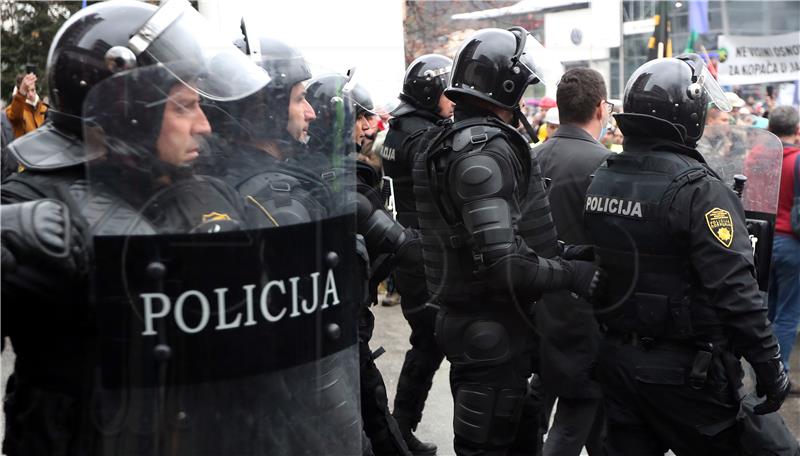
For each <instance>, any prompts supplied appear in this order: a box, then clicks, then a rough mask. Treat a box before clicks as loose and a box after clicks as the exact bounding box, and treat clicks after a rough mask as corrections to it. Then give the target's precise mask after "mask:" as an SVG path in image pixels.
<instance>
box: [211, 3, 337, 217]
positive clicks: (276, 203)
mask: <svg viewBox="0 0 800 456" xmlns="http://www.w3.org/2000/svg"><path fill="white" fill-rule="evenodd" d="M242 31H243V33H244V35H245V36H244V37H243V38H240V39H238V40H237V41H236V42H235V44H236V45H237V47H239V48H240V49H241V50H242V51H243V52H244V53H245V54H247V55H249V56H251V58H254V59H256V60H257V62H258V65H260V66H261V67H262V68H264V69H265V70H266V71H267V73H268V74H269V75H270V81H269V83H268V84H267V85H266V86H265V87H264V88H263V89H261V90H260V91H258V92H257V93H255V94H253V95H251V96H248V97H246V98H244V99H241V100H236V101H233V102H223V103H216V104H215V105H214V106H213V107H212V108H211V112H212V115H211V117H212V124H213V125H214V126H215V131H217V132H218V133H219V136H224V137H227V138H228V140H229V141H228V144H225V145H224V146H222V149H223V151H222V154H221V156H219V157H218V160H216V162H215V165H216V166H217V167H218V168H219V169H225V172H224V179H225V181H226V182H227V183H228V184H230V185H232V186H233V187H235V188H236V189H237V190H238V191H239V193H240V194H241V196H242V197H243V198H244V199H245V203H246V205H247V208H248V211H249V212H250V213H251V216H250V219H251V220H252V221H254V226H255V227H274V226H286V225H291V224H297V223H304V222H308V221H311V220H319V219H321V218H322V217H323V214H325V213H326V207H327V206H328V205H329V201H326V200H327V199H328V198H326V197H325V191H324V187H325V186H324V184H323V182H322V180H321V179H320V177H319V175H318V174H315V173H313V172H311V171H310V170H308V169H306V167H304V166H301V165H304V164H307V161H306V160H307V157H306V156H303V157H300V159H299V160H297V159H296V160H292V159H293V158H297V157H296V156H297V155H303V154H306V142H307V141H308V129H309V125H310V123H311V122H312V121H313V120H314V119H315V118H316V115H315V113H314V110H313V108H312V107H311V105H310V104H309V103H308V101H306V98H305V94H306V89H305V86H304V84H303V83H304V81H306V80H308V79H310V78H311V72H310V70H309V69H308V65H307V64H306V61H305V59H304V58H303V56H302V55H301V54H300V53H299V52H298V51H297V50H295V49H293V48H292V47H290V46H288V45H287V44H286V43H283V42H281V41H279V40H277V39H275V38H271V37H267V36H263V35H258V34H256V33H254V31H253V30H252V29H250V30H248V29H247V28H246V26H245V21H244V19H243V20H242Z"/></svg>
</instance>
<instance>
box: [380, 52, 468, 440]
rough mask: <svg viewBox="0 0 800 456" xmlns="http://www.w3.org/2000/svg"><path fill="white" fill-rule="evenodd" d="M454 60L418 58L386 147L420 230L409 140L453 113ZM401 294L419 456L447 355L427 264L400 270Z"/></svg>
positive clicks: (403, 397) (411, 421) (404, 392)
mask: <svg viewBox="0 0 800 456" xmlns="http://www.w3.org/2000/svg"><path fill="white" fill-rule="evenodd" d="M452 65H453V61H452V60H451V59H449V58H448V57H445V56H443V55H437V54H426V55H423V56H421V57H418V58H416V59H415V60H414V61H413V62H411V65H409V66H408V69H407V70H406V75H405V79H404V80H403V91H402V92H401V93H400V105H399V106H398V107H397V108H396V109H395V110H394V111H392V116H394V117H393V118H392V119H391V120H389V132H388V133H387V134H386V139H385V141H384V142H383V147H382V148H381V151H380V153H381V158H382V159H383V170H384V173H385V174H386V175H387V176H389V177H391V178H392V183H393V187H394V192H395V193H394V197H395V207H396V208H397V220H398V221H399V222H400V223H401V224H403V226H407V227H412V228H417V227H419V223H418V222H417V215H416V207H415V205H414V192H413V183H412V180H411V168H412V167H413V157H412V156H411V151H410V150H409V148H408V147H406V145H405V143H404V141H405V140H406V138H408V137H409V136H411V135H413V134H414V133H416V132H418V131H420V130H425V129H427V128H430V127H432V126H434V125H436V123H437V122H439V121H441V120H443V119H448V118H450V117H451V116H452V115H453V107H454V103H453V102H452V101H451V100H450V99H449V98H447V97H446V96H444V89H445V88H447V85H448V84H449V83H450V70H451V67H452ZM395 279H396V284H397V290H398V292H399V293H400V296H401V298H402V301H401V302H400V304H401V306H402V308H403V316H404V317H405V319H406V321H408V324H409V326H410V327H411V336H410V338H409V342H410V343H411V348H410V349H409V350H408V352H406V357H405V361H404V362H403V368H402V369H401V371H400V378H399V379H398V381H397V394H396V395H395V399H394V410H393V412H392V414H393V415H394V417H395V419H397V424H398V425H400V430H401V431H402V432H403V437H404V438H405V439H406V443H408V447H409V449H410V450H411V452H412V453H414V454H415V455H424V454H434V453H435V452H436V445H434V444H432V443H423V442H420V441H419V440H418V439H417V438H416V437H415V436H414V434H413V433H412V430H414V429H416V428H417V424H419V422H420V420H421V419H422V409H423V408H424V406H425V399H426V398H427V397H428V391H430V389H431V385H432V383H433V376H434V374H435V373H436V370H437V369H438V368H439V364H441V362H442V359H444V353H442V351H441V349H440V348H439V346H438V345H437V344H436V340H435V339H434V337H433V326H434V320H435V319H436V311H435V310H434V309H433V308H431V307H426V303H427V302H428V291H427V287H426V286H425V270H424V267H423V266H422V264H417V265H415V266H414V267H413V268H411V269H405V268H398V269H397V270H396V272H395Z"/></svg>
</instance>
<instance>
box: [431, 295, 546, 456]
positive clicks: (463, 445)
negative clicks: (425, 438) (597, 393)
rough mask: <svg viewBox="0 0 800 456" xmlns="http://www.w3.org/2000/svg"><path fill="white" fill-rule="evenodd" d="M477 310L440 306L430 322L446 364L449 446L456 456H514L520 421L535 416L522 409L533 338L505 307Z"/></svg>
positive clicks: (485, 304) (488, 306) (493, 305)
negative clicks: (450, 408) (450, 406)
mask: <svg viewBox="0 0 800 456" xmlns="http://www.w3.org/2000/svg"><path fill="white" fill-rule="evenodd" d="M479 304H480V305H479V306H477V305H476V306H474V307H473V308H472V309H466V308H465V307H466V306H464V305H459V306H456V305H454V304H452V303H451V304H450V305H447V304H444V305H443V306H442V309H441V310H440V311H439V314H438V315H437V320H436V338H437V340H438V341H439V344H440V345H441V347H442V349H443V350H444V353H445V356H447V359H448V360H449V361H450V363H451V367H450V388H451V391H452V394H453V400H454V403H455V404H454V405H455V408H454V414H453V415H454V416H453V431H454V434H455V439H454V441H453V444H454V448H455V450H456V453H457V454H458V455H461V456H472V455H506V454H515V453H516V450H517V449H516V446H517V430H518V428H519V426H520V421H521V420H522V419H523V416H535V415H537V413H535V412H534V411H531V410H527V408H529V407H526V399H527V395H528V378H529V377H530V375H531V371H532V367H531V358H532V353H533V349H534V345H535V344H534V335H533V331H532V330H531V329H530V328H529V327H528V326H527V325H526V324H525V323H524V322H523V321H522V319H521V316H520V315H519V314H518V313H517V312H516V311H515V309H514V308H513V305H512V304H511V303H508V302H502V303H489V302H483V303H479ZM478 309H481V310H478ZM526 410H527V412H528V413H523V412H525V411H526ZM536 426H537V425H535V424H532V425H530V426H527V425H526V427H528V428H529V432H530V433H536V432H537V427H536ZM526 443H527V442H526ZM526 454H527V453H526Z"/></svg>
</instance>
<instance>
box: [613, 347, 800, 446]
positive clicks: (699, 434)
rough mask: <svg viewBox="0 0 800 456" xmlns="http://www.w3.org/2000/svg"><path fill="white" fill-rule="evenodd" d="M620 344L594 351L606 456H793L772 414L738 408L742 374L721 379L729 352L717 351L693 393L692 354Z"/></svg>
mask: <svg viewBox="0 0 800 456" xmlns="http://www.w3.org/2000/svg"><path fill="white" fill-rule="evenodd" d="M625 339H626V338H621V337H620V338H618V337H610V336H607V337H605V339H604V340H603V342H602V343H601V349H600V356H599V364H598V370H597V374H598V380H599V382H600V384H601V385H602V387H603V395H604V403H605V411H606V415H607V426H608V429H607V430H608V434H607V438H606V444H605V449H606V454H607V455H608V456H617V455H620V456H621V455H634V454H635V455H641V456H650V455H653V456H655V455H658V456H662V455H663V454H664V453H665V452H666V451H667V449H671V450H672V451H673V452H674V453H675V454H676V455H677V456H691V455H697V456H700V455H719V456H722V455H773V454H774V455H787V456H789V455H794V454H797V453H796V451H797V444H796V442H792V441H793V438H791V434H789V433H788V430H786V428H785V425H783V423H782V421H781V420H780V417H779V416H778V415H777V414H774V413H773V414H770V415H766V416H765V417H757V416H755V415H753V414H752V413H748V412H747V407H748V406H747V405H745V407H740V401H739V400H738V399H737V398H736V396H735V395H734V393H733V389H736V388H738V386H739V382H740V379H741V377H742V372H741V369H740V368H738V364H737V365H736V368H735V370H736V372H732V373H729V374H726V369H725V367H724V365H723V361H722V359H721V358H722V357H723V356H731V355H730V354H719V353H715V355H714V357H713V358H712V361H711V365H710V367H709V369H708V372H707V377H706V380H705V382H704V383H703V384H702V385H700V384H697V383H695V384H694V387H693V386H692V385H691V384H690V382H689V378H690V373H691V372H692V365H693V363H694V360H695V357H696V356H697V350H696V349H693V348H691V347H688V346H687V347H686V348H680V347H679V346H677V345H672V344H664V345H660V344H659V343H658V342H656V343H654V344H644V345H643V344H642V343H640V342H634V341H635V339H633V338H630V339H629V340H625ZM729 370H731V369H730V368H729ZM729 378H730V379H731V381H732V382H733V383H735V384H734V385H729V380H728V379H729ZM749 410H750V412H752V403H751V404H750V405H749ZM769 423H772V424H774V426H773V425H770V424H769ZM770 428H772V429H770ZM759 429H760V430H759ZM765 432H766V434H770V435H768V436H767V435H764V434H765ZM787 434H788V438H787V437H786V436H787Z"/></svg>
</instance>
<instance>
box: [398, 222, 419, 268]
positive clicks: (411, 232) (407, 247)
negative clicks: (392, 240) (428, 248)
mask: <svg viewBox="0 0 800 456" xmlns="http://www.w3.org/2000/svg"><path fill="white" fill-rule="evenodd" d="M395 256H396V257H397V264H399V265H401V266H405V267H414V266H415V265H417V264H419V263H421V262H422V240H421V239H420V237H419V232H418V231H417V230H415V229H413V228H406V229H404V230H403V235H402V236H401V241H400V247H399V248H398V249H397V252H395Z"/></svg>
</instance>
